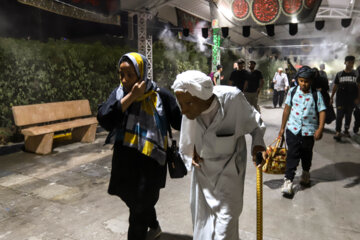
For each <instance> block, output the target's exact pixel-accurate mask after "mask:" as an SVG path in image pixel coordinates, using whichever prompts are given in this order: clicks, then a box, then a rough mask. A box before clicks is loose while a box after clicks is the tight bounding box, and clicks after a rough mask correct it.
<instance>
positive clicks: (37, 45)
mask: <svg viewBox="0 0 360 240" xmlns="http://www.w3.org/2000/svg"><path fill="white" fill-rule="evenodd" d="M131 50H133V49H130V48H129V47H126V46H104V45H102V44H101V43H94V44H85V43H72V42H69V41H61V40H49V41H48V42H46V43H42V42H38V41H27V40H23V39H9V38H0V116H1V119H0V127H10V126H11V125H12V124H13V122H12V112H11V106H15V105H26V104H35V103H43V102H55V101H67V100H75V99H89V101H90V105H91V108H92V112H93V113H96V107H97V104H99V103H101V102H102V101H104V99H106V97H107V96H108V95H109V93H110V91H111V89H113V88H114V87H115V86H116V85H117V84H118V79H117V74H116V63H117V61H118V58H119V56H121V55H122V54H124V53H126V52H128V51H131Z"/></svg>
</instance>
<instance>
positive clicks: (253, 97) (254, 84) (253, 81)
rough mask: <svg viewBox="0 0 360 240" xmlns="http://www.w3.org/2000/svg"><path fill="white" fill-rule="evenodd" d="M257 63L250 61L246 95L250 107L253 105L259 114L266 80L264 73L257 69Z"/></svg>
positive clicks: (245, 89)
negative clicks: (259, 100)
mask: <svg viewBox="0 0 360 240" xmlns="http://www.w3.org/2000/svg"><path fill="white" fill-rule="evenodd" d="M255 66H256V62H255V61H250V63H249V69H250V72H249V78H248V80H247V82H246V84H245V87H246V88H244V95H245V97H246V99H247V100H248V102H249V103H250V105H252V106H253V107H254V108H255V109H256V110H257V111H258V112H260V107H259V105H258V98H259V94H260V90H261V89H262V87H263V85H264V78H263V76H262V73H261V72H260V71H259V70H256V69H255Z"/></svg>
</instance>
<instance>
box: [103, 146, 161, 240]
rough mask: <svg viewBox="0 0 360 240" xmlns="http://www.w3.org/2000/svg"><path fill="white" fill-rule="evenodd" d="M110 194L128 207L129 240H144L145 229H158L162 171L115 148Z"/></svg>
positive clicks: (131, 152)
mask: <svg viewBox="0 0 360 240" xmlns="http://www.w3.org/2000/svg"><path fill="white" fill-rule="evenodd" d="M114 147H115V148H114V155H113V161H112V173H111V178H110V185H109V193H110V194H114V195H117V196H119V197H120V198H121V200H123V201H124V202H125V204H126V205H127V206H128V207H129V211H130V216H129V229H128V240H145V239H146V234H147V231H148V228H149V227H150V228H157V227H158V226H159V222H158V221H157V217H156V211H155V204H156V203H157V201H158V200H159V194H160V188H161V187H162V186H163V180H162V179H163V175H162V173H163V170H165V171H166V168H165V167H166V166H160V165H159V164H158V163H157V162H156V161H155V160H153V159H151V158H149V157H146V156H145V155H142V154H141V153H139V152H138V151H137V150H136V149H133V148H128V147H122V146H121V145H120V146H119V145H117V144H115V145H114Z"/></svg>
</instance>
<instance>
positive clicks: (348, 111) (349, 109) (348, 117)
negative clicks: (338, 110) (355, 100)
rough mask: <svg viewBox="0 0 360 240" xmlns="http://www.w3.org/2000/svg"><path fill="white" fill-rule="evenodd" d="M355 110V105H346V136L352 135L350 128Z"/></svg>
mask: <svg viewBox="0 0 360 240" xmlns="http://www.w3.org/2000/svg"><path fill="white" fill-rule="evenodd" d="M353 110H354V107H353V106H346V107H345V109H344V114H345V125H344V128H345V129H344V134H345V136H346V137H350V133H349V128H350V124H351V115H352V113H353Z"/></svg>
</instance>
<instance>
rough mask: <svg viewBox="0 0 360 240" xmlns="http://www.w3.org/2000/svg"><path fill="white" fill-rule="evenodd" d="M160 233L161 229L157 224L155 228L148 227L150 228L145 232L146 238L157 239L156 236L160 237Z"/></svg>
mask: <svg viewBox="0 0 360 240" xmlns="http://www.w3.org/2000/svg"><path fill="white" fill-rule="evenodd" d="M161 233H162V231H161V228H160V226H158V227H157V228H155V229H153V228H150V230H149V231H148V232H147V234H146V240H153V239H157V238H158V237H160V235H161Z"/></svg>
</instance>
